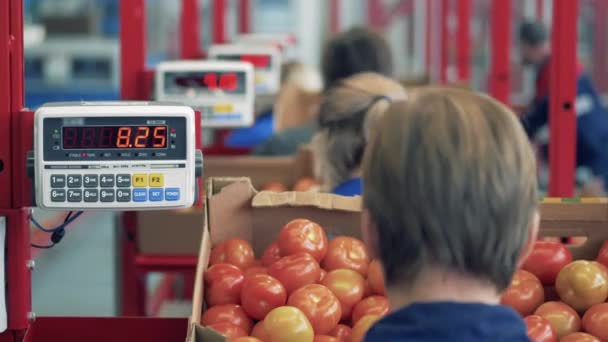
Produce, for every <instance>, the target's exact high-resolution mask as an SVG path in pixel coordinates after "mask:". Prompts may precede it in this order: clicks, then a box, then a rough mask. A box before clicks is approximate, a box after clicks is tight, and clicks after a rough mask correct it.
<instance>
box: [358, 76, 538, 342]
mask: <svg viewBox="0 0 608 342" xmlns="http://www.w3.org/2000/svg"><path fill="white" fill-rule="evenodd" d="M362 169H363V171H362V174H363V176H362V177H363V186H364V192H363V207H364V208H363V213H362V229H363V236H364V240H365V242H366V245H367V247H368V249H369V251H370V254H372V255H373V256H374V257H376V258H378V259H379V260H380V262H381V264H382V268H383V271H384V279H385V284H386V290H387V296H388V298H389V301H390V304H391V308H392V312H391V313H390V314H389V315H388V316H386V317H384V318H382V319H380V320H379V321H378V322H376V323H375V325H374V326H372V327H371V328H370V330H369V331H368V332H367V336H366V338H365V341H431V342H433V341H434V342H439V341H450V342H460V341H463V342H464V341H466V342H476V341H484V342H485V341H505V342H507V341H508V342H515V341H521V342H524V341H526V342H529V341H530V340H529V339H528V337H527V334H526V325H525V324H524V322H523V320H522V318H521V317H520V316H519V315H518V314H517V313H516V312H515V311H514V310H512V309H511V308H509V307H506V306H501V305H499V302H500V296H501V293H502V292H503V291H504V290H505V289H506V288H507V287H508V286H509V284H510V283H511V278H512V276H513V274H514V272H515V270H516V269H517V268H518V267H519V266H520V265H521V264H522V262H523V260H525V258H526V256H527V255H528V253H529V252H530V251H531V249H532V246H533V244H534V241H535V240H536V237H537V232H538V224H539V216H538V211H537V182H536V164H535V158H534V153H533V151H532V148H531V146H530V143H529V141H528V138H527V136H526V133H525V131H524V129H523V127H522V125H521V124H520V122H519V120H518V118H517V116H516V115H515V114H514V113H513V112H512V111H511V110H510V109H508V108H507V107H506V106H504V105H503V104H501V103H500V102H498V101H496V100H494V99H492V98H490V97H488V96H485V95H482V94H478V93H475V92H473V91H468V90H462V89H456V88H449V89H448V88H438V87H436V88H428V89H421V90H414V91H412V92H408V100H407V101H406V102H396V103H394V104H392V105H391V106H390V108H389V109H388V110H387V111H386V113H385V114H384V115H383V116H382V117H381V118H380V119H379V121H378V123H377V127H376V129H375V134H373V135H372V138H371V141H370V142H369V143H368V147H367V150H366V152H365V156H364V162H363V167H362Z"/></svg>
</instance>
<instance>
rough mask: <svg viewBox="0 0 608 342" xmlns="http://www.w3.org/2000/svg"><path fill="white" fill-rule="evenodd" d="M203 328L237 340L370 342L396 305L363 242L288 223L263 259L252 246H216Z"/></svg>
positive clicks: (300, 221) (227, 243) (299, 221)
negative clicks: (379, 323)
mask: <svg viewBox="0 0 608 342" xmlns="http://www.w3.org/2000/svg"><path fill="white" fill-rule="evenodd" d="M204 283H205V289H204V293H205V302H206V305H207V307H206V310H205V312H204V313H203V317H202V321H201V324H202V325H204V326H207V327H209V328H212V329H214V330H216V331H217V332H219V333H220V334H222V335H224V336H225V337H226V338H227V339H228V340H230V341H236V342H247V341H248V342H255V341H270V342H275V341H277V342H279V341H293V342H300V341H302V342H303V341H307V342H312V341H315V342H332V341H353V342H358V341H362V340H363V338H364V336H365V334H366V332H367V330H368V329H369V328H370V327H371V325H372V324H373V323H374V322H375V321H376V320H378V319H379V318H380V317H382V316H384V315H386V314H387V313H388V312H389V310H390V308H389V303H388V300H387V299H386V297H385V296H384V295H385V289H384V280H383V275H382V267H381V265H380V263H379V262H378V261H376V260H373V261H372V260H370V256H369V254H368V252H367V249H366V247H365V245H364V244H363V242H362V241H360V240H358V239H356V238H352V237H348V236H337V237H334V238H332V239H331V240H328V238H327V235H326V233H325V231H324V229H323V228H322V227H321V226H320V225H319V224H317V223H315V222H312V221H310V220H306V219H296V220H293V221H291V222H289V223H287V224H286V225H285V226H284V227H283V228H282V229H281V231H280V233H279V235H278V237H277V239H276V240H275V242H273V243H272V244H270V245H269V246H268V247H267V248H266V249H265V251H264V253H263V254H262V255H261V257H260V258H259V259H256V258H255V255H254V252H253V249H252V247H251V245H250V244H249V242H247V241H244V240H242V239H230V240H226V241H224V242H222V243H220V244H218V245H217V246H215V247H214V248H213V250H212V251H211V255H210V260H209V268H208V269H207V271H206V272H205V274H204Z"/></svg>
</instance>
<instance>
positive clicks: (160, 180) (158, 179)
mask: <svg viewBox="0 0 608 342" xmlns="http://www.w3.org/2000/svg"><path fill="white" fill-rule="evenodd" d="M164 183H165V180H164V176H163V174H162V173H152V174H150V186H157V187H160V186H163V185H165V184H164Z"/></svg>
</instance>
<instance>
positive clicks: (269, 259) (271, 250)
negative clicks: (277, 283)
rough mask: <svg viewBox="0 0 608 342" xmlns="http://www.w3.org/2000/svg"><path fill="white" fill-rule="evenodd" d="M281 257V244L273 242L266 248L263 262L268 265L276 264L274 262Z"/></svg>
mask: <svg viewBox="0 0 608 342" xmlns="http://www.w3.org/2000/svg"><path fill="white" fill-rule="evenodd" d="M279 259H281V251H280V250H279V244H278V243H276V242H273V243H271V244H270V246H268V247H266V249H265V250H264V254H262V264H264V266H267V267H268V266H270V265H272V264H274V262H275V261H278V260H279Z"/></svg>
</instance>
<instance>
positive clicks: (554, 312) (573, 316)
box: [534, 302, 581, 338]
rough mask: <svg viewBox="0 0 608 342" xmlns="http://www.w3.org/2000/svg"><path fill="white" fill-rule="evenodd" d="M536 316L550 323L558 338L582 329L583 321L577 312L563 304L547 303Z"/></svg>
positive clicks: (538, 310) (537, 310) (537, 311)
mask: <svg viewBox="0 0 608 342" xmlns="http://www.w3.org/2000/svg"><path fill="white" fill-rule="evenodd" d="M534 314H535V315H538V316H541V317H542V318H544V319H546V320H547V321H549V324H551V327H553V331H555V334H556V335H557V338H562V337H564V336H566V335H568V334H571V333H573V332H577V331H579V330H580V329H581V319H580V317H579V316H578V314H577V313H576V311H574V309H572V308H571V307H569V306H568V305H566V304H564V303H562V302H546V303H544V304H543V305H541V306H540V307H539V308H538V309H536V312H534Z"/></svg>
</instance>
